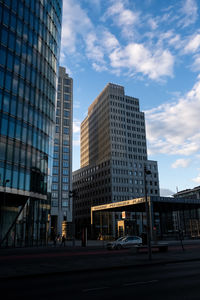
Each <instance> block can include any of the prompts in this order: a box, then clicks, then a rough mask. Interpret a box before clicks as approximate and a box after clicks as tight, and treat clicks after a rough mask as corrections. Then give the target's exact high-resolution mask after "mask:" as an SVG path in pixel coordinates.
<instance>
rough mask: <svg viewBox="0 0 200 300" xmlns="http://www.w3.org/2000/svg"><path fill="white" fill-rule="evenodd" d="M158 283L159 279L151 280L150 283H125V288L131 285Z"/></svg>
mask: <svg viewBox="0 0 200 300" xmlns="http://www.w3.org/2000/svg"><path fill="white" fill-rule="evenodd" d="M155 282H158V280H157V279H155V280H149V281H138V282H129V283H124V284H123V285H124V286H131V285H141V284H149V283H155Z"/></svg>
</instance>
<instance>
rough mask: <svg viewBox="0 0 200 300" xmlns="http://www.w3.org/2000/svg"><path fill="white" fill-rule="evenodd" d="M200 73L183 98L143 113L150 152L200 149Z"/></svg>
mask: <svg viewBox="0 0 200 300" xmlns="http://www.w3.org/2000/svg"><path fill="white" fill-rule="evenodd" d="M199 111H200V76H198V80H197V82H196V84H195V85H194V86H193V88H192V89H191V91H189V92H188V93H187V94H186V95H185V96H184V97H183V98H180V99H179V101H177V102H173V103H165V104H162V105H160V106H159V107H157V108H154V109H152V110H149V111H147V112H146V123H147V138H148V143H149V153H150V154H152V153H154V154H155V153H165V154H168V155H170V154H171V155H174V154H178V155H191V154H196V153H198V152H199V150H200V131H199Z"/></svg>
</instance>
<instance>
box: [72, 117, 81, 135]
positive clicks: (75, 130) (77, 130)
mask: <svg viewBox="0 0 200 300" xmlns="http://www.w3.org/2000/svg"><path fill="white" fill-rule="evenodd" d="M80 125H81V122H80V121H79V120H74V121H73V133H80Z"/></svg>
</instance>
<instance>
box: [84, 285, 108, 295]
mask: <svg viewBox="0 0 200 300" xmlns="http://www.w3.org/2000/svg"><path fill="white" fill-rule="evenodd" d="M105 289H108V287H106V286H102V287H96V288H91V289H84V290H82V292H83V293H87V292H91V291H98V290H105Z"/></svg>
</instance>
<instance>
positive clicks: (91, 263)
mask: <svg viewBox="0 0 200 300" xmlns="http://www.w3.org/2000/svg"><path fill="white" fill-rule="evenodd" d="M183 243H184V251H183V249H182V247H181V244H180V241H174V242H169V251H168V252H164V253H157V252H156V253H152V260H151V261H149V259H148V253H147V252H146V253H137V254H134V253H133V252H132V251H131V250H129V249H127V250H119V251H108V250H107V249H106V247H105V246H106V242H103V241H91V242H88V246H87V247H81V243H80V242H79V243H78V242H77V241H76V247H72V246H71V244H69V243H68V244H67V246H66V247H59V246H58V247H53V246H48V247H38V248H18V249H0V279H8V278H10V279H11V278H13V279H15V278H20V277H34V276H44V274H48V275H53V274H56V273H65V274H67V273H71V272H87V271H91V270H95V271H98V270H99V271H100V270H102V269H104V270H105V269H120V268H124V267H125V268H132V267H142V266H147V265H154V266H155V265H156V264H169V263H179V262H183V261H195V260H200V241H183Z"/></svg>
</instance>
